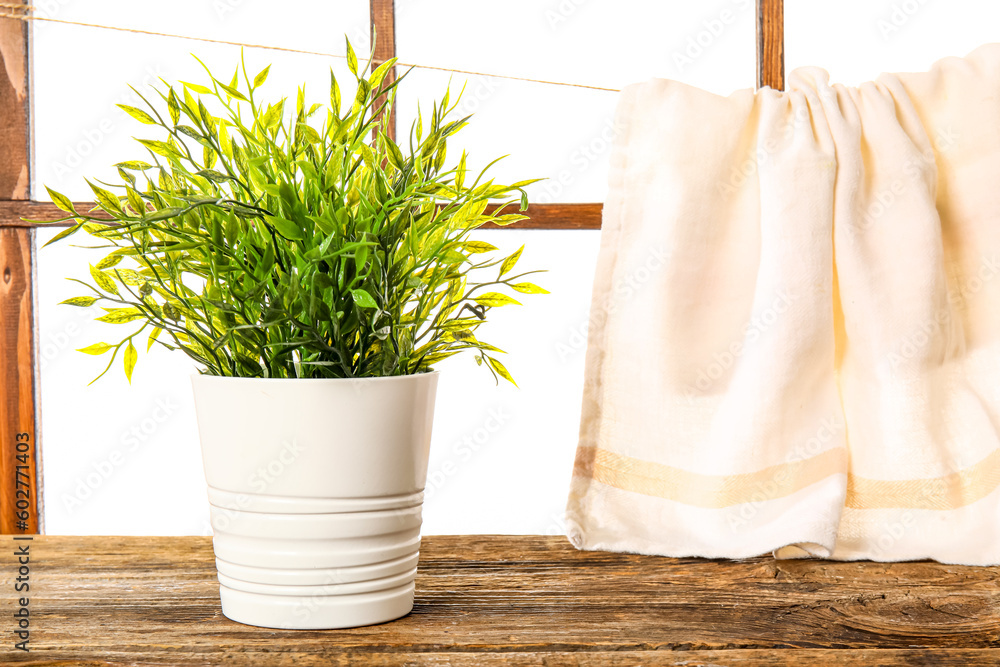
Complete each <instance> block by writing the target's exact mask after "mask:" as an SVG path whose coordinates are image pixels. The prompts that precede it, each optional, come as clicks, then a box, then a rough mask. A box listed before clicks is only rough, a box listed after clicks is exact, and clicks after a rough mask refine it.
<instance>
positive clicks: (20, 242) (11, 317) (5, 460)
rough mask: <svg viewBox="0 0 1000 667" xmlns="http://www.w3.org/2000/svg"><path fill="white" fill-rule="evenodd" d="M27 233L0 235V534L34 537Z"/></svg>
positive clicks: (29, 243) (35, 467) (35, 486)
mask: <svg viewBox="0 0 1000 667" xmlns="http://www.w3.org/2000/svg"><path fill="white" fill-rule="evenodd" d="M33 233H34V232H33V230H30V229H0V393H2V396H0V475H2V476H3V477H2V481H0V490H2V492H0V533H2V534H4V535H11V534H17V535H21V534H28V533H37V532H38V526H39V512H38V507H39V503H38V502H37V500H38V495H39V490H40V489H39V484H38V480H39V475H38V462H39V461H38V451H37V447H36V443H37V440H36V435H37V429H36V428H35V359H34V321H33V317H32V308H33V306H34V302H33V298H34V297H33V294H34V289H33V286H32V267H31V254H32V252H31V249H32V238H31V236H32V234H33Z"/></svg>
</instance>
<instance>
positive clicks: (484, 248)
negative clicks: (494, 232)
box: [461, 241, 498, 254]
mask: <svg viewBox="0 0 1000 667" xmlns="http://www.w3.org/2000/svg"><path fill="white" fill-rule="evenodd" d="M461 246H462V250H464V251H465V252H467V253H470V254H477V253H483V252H493V251H494V250H497V249H498V248H497V247H496V246H495V245H493V244H492V243H487V242H486V241H465V242H464V243H462V244H461Z"/></svg>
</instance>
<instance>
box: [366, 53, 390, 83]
mask: <svg viewBox="0 0 1000 667" xmlns="http://www.w3.org/2000/svg"><path fill="white" fill-rule="evenodd" d="M395 64H396V59H395V58H389V59H388V60H386V61H385V62H384V63H382V64H381V65H379V66H378V67H377V68H376V69H375V71H374V72H372V75H371V77H370V78H369V79H368V83H369V84H370V85H371V87H372V88H375V89H377V88H378V87H379V86H380V85H382V81H384V80H385V77H386V75H387V74H388V73H389V70H390V69H392V66H393V65H395Z"/></svg>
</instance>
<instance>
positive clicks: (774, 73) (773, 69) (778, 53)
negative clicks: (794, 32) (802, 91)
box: [757, 0, 785, 90]
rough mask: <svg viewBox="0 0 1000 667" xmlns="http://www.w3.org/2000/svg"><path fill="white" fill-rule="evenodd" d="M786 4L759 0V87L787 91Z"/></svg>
mask: <svg viewBox="0 0 1000 667" xmlns="http://www.w3.org/2000/svg"><path fill="white" fill-rule="evenodd" d="M784 5H785V3H784V0H757V87H758V88H763V87H764V86H770V87H771V88H774V89H775V90H784V89H785V6H784Z"/></svg>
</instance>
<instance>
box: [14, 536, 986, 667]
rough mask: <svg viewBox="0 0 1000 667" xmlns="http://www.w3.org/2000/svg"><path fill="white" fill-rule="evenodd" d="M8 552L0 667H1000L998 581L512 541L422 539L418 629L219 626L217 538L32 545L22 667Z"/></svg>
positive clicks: (933, 568) (408, 623)
mask: <svg viewBox="0 0 1000 667" xmlns="http://www.w3.org/2000/svg"><path fill="white" fill-rule="evenodd" d="M3 540H4V541H5V546H6V547H7V548H6V549H5V553H6V554H8V555H7V556H5V557H4V559H3V563H4V565H3V567H4V569H3V576H2V578H3V582H2V591H3V592H2V595H0V599H2V605H3V607H2V610H0V612H2V613H0V631H2V632H0V636H2V637H3V647H2V649H0V662H3V663H9V662H12V661H37V662H38V664H53V663H56V664H59V663H57V661H72V662H71V663H68V664H83V665H106V664H143V665H148V664H170V665H188V664H227V665H291V664H295V665H331V664H332V665H399V664H410V665H423V664H432V665H487V666H490V665H515V666H518V665H605V664H607V665H622V666H624V665H688V666H692V665H805V666H812V665H817V666H821V667H822V666H824V665H831V664H846V665H865V666H866V667H867V666H870V665H961V666H963V667H964V666H966V665H974V664H990V665H997V664H1000V582H998V572H1000V570H998V568H972V567H958V566H952V565H940V564H936V563H929V562H920V563H894V564H883V563H869V562H863V563H835V562H826V561H816V560H802V561H780V562H777V561H774V560H773V559H771V558H755V559H750V560H745V561H714V560H702V559H694V558H690V559H673V558H656V557H648V556H632V555H623V554H611V553H600V552H580V551H576V550H575V549H573V548H572V547H571V546H569V544H567V543H566V541H565V540H564V539H563V538H559V537H503V536H473V537H441V536H431V537H425V538H424V543H423V548H422V553H421V560H420V571H419V574H418V576H417V599H416V606H415V608H414V611H413V613H412V614H410V615H409V616H407V617H406V618H403V619H400V620H398V621H395V622H393V623H389V624H386V625H381V626H375V627H368V628H356V629H351V630H328V631H274V630H266V629H261V628H253V627H249V626H245V625H240V624H238V623H234V622H232V621H229V620H228V619H226V618H225V617H223V616H222V613H221V612H220V610H219V598H218V585H217V583H216V580H215V568H214V563H213V557H212V545H211V541H210V539H209V538H202V537H181V538H172V537H36V538H35V539H34V540H33V541H32V542H30V543H28V544H30V545H31V546H30V553H31V563H30V567H31V573H30V579H31V591H30V594H31V599H30V609H31V636H30V644H29V646H30V647H31V650H30V652H28V653H23V652H21V651H17V650H14V649H13V643H14V641H16V640H15V639H13V633H12V632H11V630H13V629H14V628H13V622H14V621H13V616H12V613H13V612H14V611H15V610H16V607H15V605H16V604H17V600H16V595H17V594H15V593H14V589H13V586H14V583H15V582H14V581H13V579H14V577H15V576H16V567H17V566H16V565H15V564H14V560H15V559H14V557H13V556H11V555H10V554H12V553H13V551H14V545H15V544H17V545H23V544H25V542H14V541H13V539H12V538H10V537H5V538H3ZM63 664H65V663H63Z"/></svg>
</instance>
